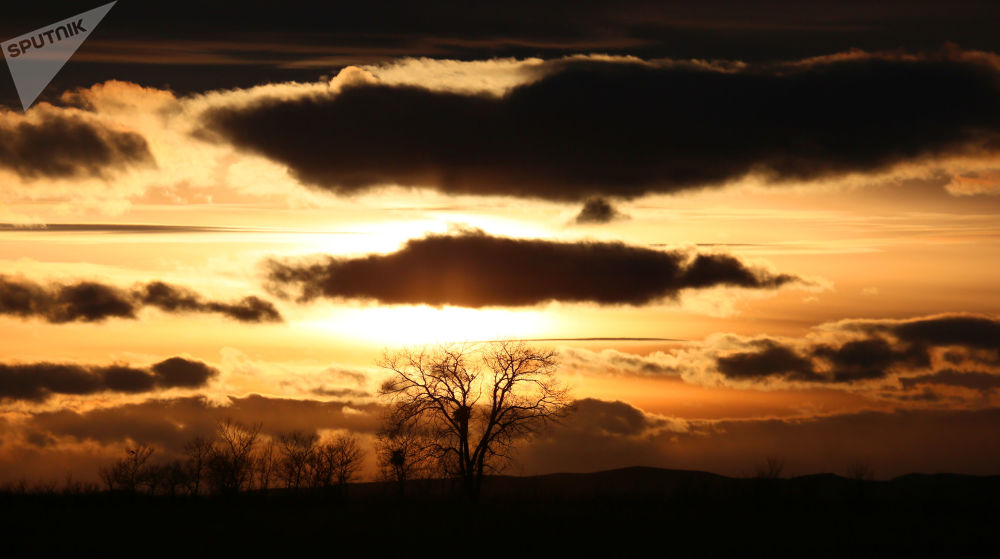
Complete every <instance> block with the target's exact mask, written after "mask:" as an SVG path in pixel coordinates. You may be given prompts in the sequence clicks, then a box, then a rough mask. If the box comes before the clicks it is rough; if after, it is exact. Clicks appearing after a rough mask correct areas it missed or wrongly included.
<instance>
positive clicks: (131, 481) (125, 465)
mask: <svg viewBox="0 0 1000 559" xmlns="http://www.w3.org/2000/svg"><path fill="white" fill-rule="evenodd" d="M152 455H153V447H151V446H149V445H148V444H146V443H139V444H137V445H135V446H132V447H127V448H126V449H125V456H124V457H123V458H121V459H119V460H117V461H116V462H115V463H114V464H112V465H111V466H108V467H104V468H101V470H100V472H99V474H100V476H101V480H102V481H103V482H104V484H105V485H106V486H107V488H108V489H109V490H112V491H114V490H121V491H127V492H129V493H134V492H135V491H136V489H138V488H139V486H140V485H141V484H142V483H144V482H146V481H147V480H148V479H149V478H150V476H148V475H147V471H146V470H147V465H146V463H147V462H148V461H149V457H150V456H152Z"/></svg>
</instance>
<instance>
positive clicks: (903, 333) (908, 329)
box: [877, 316, 1000, 350]
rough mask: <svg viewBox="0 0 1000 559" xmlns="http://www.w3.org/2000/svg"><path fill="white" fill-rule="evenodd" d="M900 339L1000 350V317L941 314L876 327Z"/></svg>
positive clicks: (939, 344) (920, 342) (938, 344)
mask: <svg viewBox="0 0 1000 559" xmlns="http://www.w3.org/2000/svg"><path fill="white" fill-rule="evenodd" d="M877 329H880V330H887V331H889V332H891V333H892V334H894V335H896V336H898V337H899V338H900V339H901V340H903V341H907V342H912V343H918V344H929V345H937V346H948V345H956V346H965V347H971V348H977V349H988V350H989V349H992V350H996V349H1000V320H996V319H993V318H988V317H983V316H939V317H929V318H924V319H919V320H909V321H905V322H901V323H899V324H892V325H882V326H879V327H877Z"/></svg>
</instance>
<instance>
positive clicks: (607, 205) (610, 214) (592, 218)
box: [576, 198, 628, 224]
mask: <svg viewBox="0 0 1000 559" xmlns="http://www.w3.org/2000/svg"><path fill="white" fill-rule="evenodd" d="M620 219H628V216H627V215H625V214H623V213H621V212H619V211H618V210H617V209H615V207H614V206H612V205H611V202H608V201H607V200H606V199H604V198H591V199H590V200H587V202H586V203H585V204H584V205H583V209H581V210H580V213H579V214H577V216H576V222H577V223H578V224H588V223H611V222H612V221H615V220H620Z"/></svg>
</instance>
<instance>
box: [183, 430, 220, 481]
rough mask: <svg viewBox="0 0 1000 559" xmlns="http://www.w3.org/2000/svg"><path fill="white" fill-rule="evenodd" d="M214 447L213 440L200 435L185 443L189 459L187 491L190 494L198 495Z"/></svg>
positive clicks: (185, 451) (185, 452)
mask: <svg viewBox="0 0 1000 559" xmlns="http://www.w3.org/2000/svg"><path fill="white" fill-rule="evenodd" d="M213 449H214V444H213V441H212V440H211V439H209V438H207V437H202V436H200V435H199V436H197V437H195V438H193V439H191V440H190V441H188V442H187V444H185V445H184V454H185V455H186V456H187V460H188V474H189V475H188V480H187V481H188V483H187V492H188V494H189V495H197V494H198V493H199V491H200V490H201V481H202V479H203V478H204V476H205V469H206V468H207V467H208V461H209V460H210V459H211V457H212V452H213Z"/></svg>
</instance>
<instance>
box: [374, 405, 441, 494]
mask: <svg viewBox="0 0 1000 559" xmlns="http://www.w3.org/2000/svg"><path fill="white" fill-rule="evenodd" d="M416 429H417V426H416V425H414V423H413V422H400V421H395V420H394V418H393V416H392V411H391V410H390V411H389V413H388V414H387V416H386V418H385V420H384V421H383V427H382V429H380V430H379V431H378V433H376V439H375V453H376V458H377V460H378V465H379V476H380V477H381V479H383V480H386V481H394V482H396V488H397V491H398V493H399V495H400V496H401V497H402V496H404V495H405V493H406V482H407V481H408V480H411V479H420V478H424V477H428V476H429V475H430V474H431V473H432V472H433V469H434V454H433V452H432V449H431V448H430V447H429V445H427V444H426V441H427V437H426V436H425V434H424V433H421V432H419V431H417V430H416Z"/></svg>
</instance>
